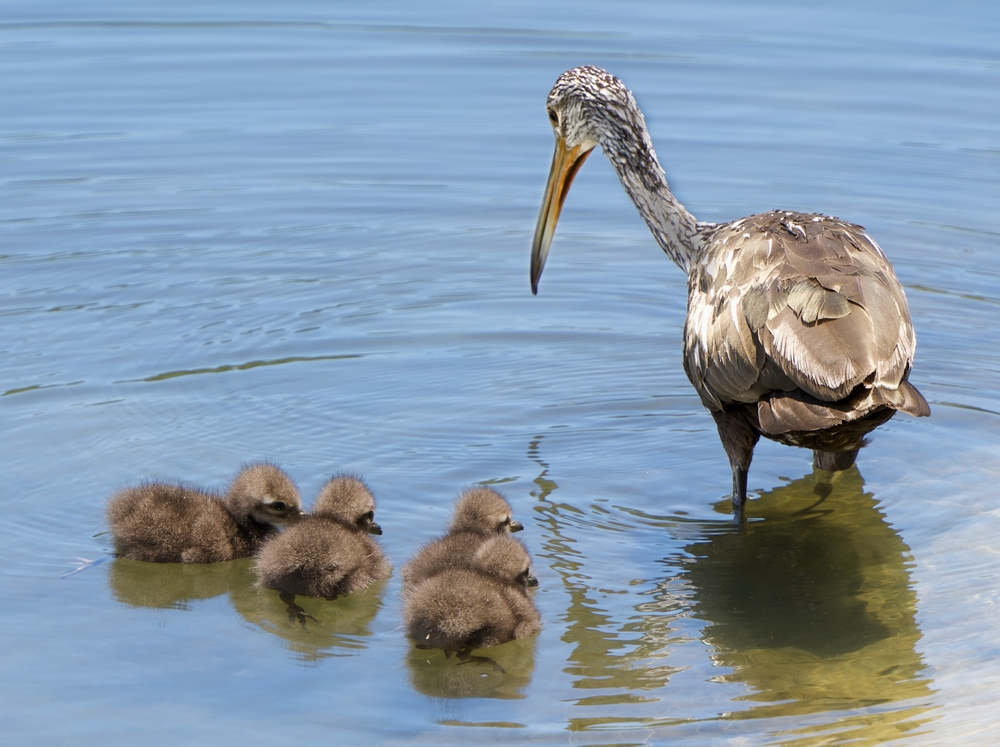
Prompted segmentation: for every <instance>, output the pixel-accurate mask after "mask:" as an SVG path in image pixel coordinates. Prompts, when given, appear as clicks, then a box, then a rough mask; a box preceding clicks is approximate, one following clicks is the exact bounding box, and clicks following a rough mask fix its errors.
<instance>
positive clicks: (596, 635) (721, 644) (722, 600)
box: [528, 437, 933, 747]
mask: <svg viewBox="0 0 1000 747" xmlns="http://www.w3.org/2000/svg"><path fill="white" fill-rule="evenodd" d="M541 442H542V439H541V437H538V438H536V439H535V440H533V441H532V442H531V444H530V446H529V448H528V456H529V458H530V459H532V460H533V461H535V463H536V464H538V465H539V466H540V467H541V472H540V474H539V476H538V478H537V479H536V480H535V484H536V485H537V486H538V490H537V491H535V492H534V493H533V495H534V497H535V498H536V500H537V504H536V506H535V510H536V512H537V513H538V515H539V516H538V517H536V520H535V522H534V524H535V525H536V526H538V527H540V528H541V529H542V530H543V533H544V540H543V550H542V551H541V552H539V553H536V558H537V559H538V563H539V564H540V565H541V564H543V563H544V564H545V565H546V566H547V567H548V568H550V569H551V570H553V571H555V572H556V573H557V574H559V576H560V577H561V579H562V583H563V586H564V589H565V590H566V592H567V595H568V598H569V604H568V606H567V607H566V609H565V612H564V613H563V614H562V615H561V616H560V617H561V619H562V621H563V626H564V629H565V632H563V634H562V640H563V642H564V643H568V644H571V645H572V646H573V648H572V651H571V652H570V654H569V656H568V657H567V661H566V664H565V668H564V671H565V672H566V673H567V674H569V675H570V676H571V677H572V678H573V687H574V689H578V690H581V691H582V692H583V693H588V694H583V695H582V697H580V698H579V699H577V700H576V701H574V703H575V705H577V706H584V707H587V708H586V715H582V714H583V713H584V711H580V712H579V713H580V714H581V715H575V716H571V717H570V718H569V719H568V723H569V729H570V730H572V731H591V730H597V731H602V732H603V731H605V730H607V729H609V728H613V727H618V728H641V729H649V730H651V731H650V732H649V735H650V738H654V737H658V736H662V737H663V738H664V740H665V741H669V738H670V737H671V735H677V731H675V730H682V731H683V730H686V729H691V728H696V729H702V728H708V727H706V726H701V725H699V724H702V723H703V722H705V721H726V722H733V721H739V720H743V719H758V718H768V719H775V732H776V733H777V732H781V734H782V737H781V740H780V741H782V743H785V741H786V740H787V743H788V744H795V745H798V746H800V747H805V746H806V745H817V746H818V745H821V744H822V745H826V744H830V743H831V742H830V734H831V733H833V732H836V733H837V734H838V736H843V741H844V742H847V741H851V740H852V739H856V740H858V741H857V743H859V744H880V743H882V742H884V741H886V740H888V739H898V738H899V737H900V736H901V735H902V734H906V733H912V732H911V731H910V730H919V728H920V726H921V725H922V724H924V723H925V722H927V721H928V720H929V719H930V718H931V715H930V714H929V713H928V711H929V710H930V709H931V708H932V707H933V706H932V704H931V697H932V695H933V690H932V683H931V681H930V679H929V678H927V677H926V676H925V675H923V674H922V672H923V670H924V664H923V662H922V661H921V658H920V655H919V654H918V653H917V651H916V644H917V641H918V640H919V639H920V631H919V630H918V628H917V624H916V617H915V615H916V595H915V593H914V591H913V588H912V583H911V579H910V570H909V569H910V567H911V565H912V562H913V561H912V557H911V554H910V550H909V548H908V547H907V546H906V545H905V543H904V542H903V541H902V539H901V538H900V536H899V535H898V534H897V533H896V532H895V531H894V530H893V529H892V527H890V526H889V524H888V523H887V522H886V520H885V516H884V515H883V514H882V513H881V512H880V510H879V508H878V505H877V502H876V501H875V498H874V496H873V495H872V494H871V493H869V492H866V491H865V490H864V482H863V480H862V478H861V475H860V474H859V473H858V471H857V469H856V468H853V467H852V468H851V469H849V470H846V471H843V472H836V473H830V472H824V471H819V470H817V471H814V472H813V473H812V474H810V475H807V476H805V477H803V478H801V479H798V480H795V481H792V482H789V483H788V484H786V485H783V486H781V487H778V488H775V489H774V490H771V491H768V492H765V493H764V494H763V495H762V496H760V498H759V499H757V500H754V501H751V502H750V503H749V504H748V519H749V522H750V523H749V525H748V526H747V527H746V528H744V529H740V528H738V527H735V526H733V525H732V524H731V523H730V522H728V521H726V520H720V521H717V522H703V521H697V520H693V519H690V518H687V517H680V516H663V517H652V516H648V515H646V516H642V515H641V512H638V511H634V510H629V511H627V513H630V514H632V515H633V516H636V517H640V516H641V517H642V524H643V525H644V528H645V529H655V530H656V531H657V532H664V531H665V532H667V533H668V534H669V535H670V536H671V537H672V540H671V544H674V545H675V546H676V547H677V552H676V553H674V554H672V555H670V556H669V557H667V558H665V559H664V560H663V561H662V563H663V565H664V566H666V567H667V568H668V569H669V576H667V577H666V578H664V579H663V580H662V581H660V582H659V583H657V584H656V585H655V586H654V587H653V588H649V587H648V585H647V583H646V582H645V581H641V582H637V584H640V585H641V586H643V587H645V590H644V591H642V592H641V593H639V594H638V595H637V596H636V597H635V601H629V602H626V608H627V613H626V617H627V619H625V620H623V619H622V613H621V611H620V609H621V605H620V604H608V603H607V602H602V599H601V597H602V596H607V595H608V594H613V593H624V594H630V595H631V594H633V592H632V591H630V590H629V589H624V590H621V589H609V590H602V589H601V588H600V582H599V580H598V579H599V575H598V573H597V572H595V571H593V570H591V569H592V567H593V566H594V558H593V557H588V555H587V554H586V551H585V548H582V547H581V545H580V543H579V541H578V536H579V532H581V531H584V530H587V531H592V530H593V528H594V527H595V526H599V528H606V529H608V530H609V531H616V532H622V533H628V532H633V534H634V533H636V532H638V531H640V530H641V529H642V528H643V527H640V526H637V525H636V524H635V523H632V522H629V521H627V520H622V519H620V518H617V517H616V516H615V515H614V514H613V513H611V512H608V511H606V510H604V509H603V508H602V507H601V505H597V504H595V505H594V506H590V507H586V506H582V505H573V504H572V503H568V502H567V503H562V502H558V501H556V500H554V496H553V494H554V492H555V491H556V490H557V489H558V486H557V484H556V482H555V480H554V479H553V477H552V475H551V470H550V468H549V465H548V464H547V463H546V462H545V461H544V460H543V459H542V457H541V455H540V446H541ZM717 510H719V511H720V512H721V513H722V514H726V513H727V512H728V510H729V503H728V501H725V502H722V503H720V504H719V505H718V507H717ZM609 601H610V600H609ZM615 610H619V611H617V612H616V611H615ZM697 623H701V624H700V625H699V624H697ZM705 644H707V645H708V647H709V650H710V652H709V657H710V660H711V664H712V665H713V666H706V664H705V663H704V653H702V650H703V647H704V645H705ZM686 670H687V671H686ZM681 674H684V676H685V679H683V680H680V679H678V678H680V676H681ZM692 676H695V677H701V678H702V679H703V680H704V681H706V682H712V683H715V682H718V683H720V684H725V685H728V686H730V687H731V686H733V685H735V686H736V687H735V689H734V690H735V695H734V696H732V697H733V700H732V701H730V707H729V708H728V709H727V710H726V712H724V713H721V714H719V715H717V716H714V715H707V716H706V714H705V712H704V708H701V707H698V705H697V704H698V702H699V698H701V697H703V695H702V694H701V693H700V690H699V688H698V687H695V688H693V689H691V691H690V692H689V691H688V690H687V685H686V684H681V682H684V683H690V681H691V680H690V677H692ZM672 685H673V687H671V686H672ZM677 688H681V690H678V689H677ZM731 692H732V691H731ZM714 702H715V700H714V699H713V703H714ZM681 703H683V705H681ZM692 707H693V708H694V710H695V711H697V715H694V716H693V715H692V714H691V712H690V709H691V708H692ZM786 719H787V721H786ZM786 724H787V727H786ZM719 728H723V729H725V730H726V731H727V733H728V732H730V731H731V728H732V729H735V731H732V732H731V733H733V734H736V733H739V729H738V728H736V727H735V726H732V727H730V726H725V727H719ZM786 728H787V731H782V730H783V729H786ZM684 733H687V732H686V731H685V732H684ZM837 743H840V742H839V741H838V742H837Z"/></svg>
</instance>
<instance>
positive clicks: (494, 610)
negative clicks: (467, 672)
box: [403, 535, 541, 656]
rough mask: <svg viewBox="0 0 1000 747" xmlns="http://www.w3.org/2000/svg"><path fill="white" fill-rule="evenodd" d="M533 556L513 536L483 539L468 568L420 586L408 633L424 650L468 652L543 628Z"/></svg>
mask: <svg viewBox="0 0 1000 747" xmlns="http://www.w3.org/2000/svg"><path fill="white" fill-rule="evenodd" d="M537 585H538V580H537V579H536V578H535V577H534V576H532V575H531V557H530V556H529V555H528V551H527V550H526V549H525V547H524V545H523V544H521V543H520V542H519V541H518V540H516V539H514V538H513V537H510V536H509V535H499V536H496V537H492V538H490V539H487V540H485V541H484V542H482V543H481V545H480V547H479V549H478V550H476V552H475V554H474V555H473V557H472V560H471V562H470V564H469V565H468V567H466V568H453V569H448V570H444V571H442V572H440V573H438V574H437V575H435V576H432V577H431V578H429V579H427V580H426V581H424V582H423V583H421V584H419V585H417V586H416V587H415V588H414V589H413V591H412V593H411V594H410V595H409V597H408V598H407V600H406V603H405V605H404V608H403V620H404V623H405V625H406V633H407V635H408V636H409V637H410V638H412V639H413V641H414V642H415V643H416V644H417V645H418V646H420V647H422V648H443V649H445V651H459V652H464V655H466V656H467V655H468V652H469V651H471V650H472V649H476V648H489V647H490V646H496V645H499V644H501V643H506V642H507V641H513V640H515V639H518V638H527V637H528V636H531V635H534V634H535V633H537V632H538V631H539V630H540V629H541V618H540V616H539V614H538V610H537V609H536V608H535V605H534V602H532V601H531V598H530V597H529V596H528V588H529V587H530V586H537Z"/></svg>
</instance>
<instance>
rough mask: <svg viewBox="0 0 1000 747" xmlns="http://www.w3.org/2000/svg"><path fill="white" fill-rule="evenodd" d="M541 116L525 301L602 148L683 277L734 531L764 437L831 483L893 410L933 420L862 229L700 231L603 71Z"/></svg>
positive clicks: (747, 221) (811, 222) (767, 221)
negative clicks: (546, 166) (576, 187)
mask: <svg viewBox="0 0 1000 747" xmlns="http://www.w3.org/2000/svg"><path fill="white" fill-rule="evenodd" d="M546 108H547V110H548V115H549V120H550V121H551V123H552V128H553V130H554V132H555V137H556V150H555V155H554V157H553V159H552V169H551V171H550V172H549V181H548V185H547V186H546V189H545V197H544V199H543V202H542V209H541V213H540V215H539V216H538V225H537V227H536V228H535V238H534V242H533V244H532V248H531V290H532V292H533V293H537V292H538V279H539V278H540V277H541V274H542V268H543V267H544V265H545V258H546V256H548V253H549V246H550V244H551V243H552V235H553V233H554V232H555V228H556V222H557V221H558V219H559V213H560V210H561V209H562V205H563V202H564V201H565V199H566V194H567V193H568V191H569V187H570V184H571V183H572V181H573V177H574V176H575V175H576V173H577V171H578V170H579V169H580V166H581V165H583V162H584V160H585V159H586V158H587V156H588V155H589V154H590V152H591V151H592V150H593V149H594V148H595V147H596V146H598V145H600V146H601V149H602V150H603V151H604V154H605V155H606V156H607V157H608V159H609V160H610V161H611V164H612V166H614V169H615V171H616V172H618V178H619V179H620V180H621V183H622V186H623V187H625V191H626V192H627V193H628V195H629V197H631V198H632V202H633V203H635V206H636V209H637V210H638V211H639V214H640V215H641V216H642V218H643V220H645V221H646V225H648V226H649V230H650V231H652V232H653V236H654V237H655V239H656V241H657V243H659V245H660V247H661V248H662V249H663V251H664V252H666V253H667V255H668V256H669V257H670V258H671V259H672V260H673V261H674V262H675V263H676V264H677V266H678V267H680V268H681V269H682V270H684V272H686V273H687V276H688V304H687V320H686V322H685V324H684V370H685V372H686V373H687V376H688V378H689V379H690V380H691V383H692V384H693V385H694V388H695V389H696V390H697V391H698V395H699V396H700V397H701V401H702V404H704V405H705V407H707V408H708V409H709V411H711V413H712V417H714V418H715V423H716V426H717V427H718V429H719V437H720V439H721V440H722V445H723V447H724V448H725V450H726V454H727V455H728V457H729V464H730V466H731V467H732V471H733V493H732V504H733V513H734V515H735V519H736V521H737V522H738V523H739V522H742V521H743V520H744V518H743V517H744V514H743V508H744V504H745V502H746V497H747V471H748V470H749V468H750V460H751V458H752V457H753V449H754V446H755V445H756V444H757V441H758V439H759V438H760V436H765V437H767V438H770V439H773V440H775V441H778V442H780V443H784V444H789V445H791V446H801V447H804V448H808V449H812V450H813V455H814V457H813V458H814V464H815V465H816V466H817V467H819V468H821V469H826V470H840V469H847V468H848V467H850V466H851V465H852V464H853V463H854V459H855V457H856V456H857V454H858V449H859V448H860V447H861V446H862V445H864V443H865V435H866V434H867V433H868V432H869V431H871V430H872V429H873V428H876V427H877V426H879V425H881V424H882V423H884V422H886V421H887V420H888V419H889V418H891V417H892V416H893V415H894V414H895V412H896V411H897V410H902V411H903V412H907V413H909V414H911V415H916V416H923V415H929V414H930V408H929V407H928V405H927V401H926V400H925V399H924V398H923V396H921V394H920V392H918V391H917V390H916V388H915V387H914V386H913V385H911V384H909V383H908V382H907V381H906V379H907V376H908V375H909V373H910V366H911V365H912V363H913V351H914V346H915V344H916V340H915V338H914V334H913V325H912V324H911V322H910V312H909V309H908V308H907V305H906V296H905V295H904V294H903V288H902V286H900V284H899V281H898V280H897V279H896V275H895V273H894V272H893V270H892V265H890V264H889V260H887V259H886V257H885V255H884V254H883V253H882V250H881V249H879V247H878V245H877V244H876V243H875V242H874V241H872V239H871V238H869V236H868V235H867V234H866V233H865V231H864V229H863V228H861V226H856V225H853V224H851V223H847V222H845V221H842V220H840V219H838V218H832V217H829V216H826V215H816V214H804V213H796V212H787V211H773V212H770V213H760V214H758V215H751V216H749V217H747V218H740V219H739V220H735V221H732V222H730V223H703V222H699V221H697V220H695V218H694V216H693V215H691V213H689V212H688V211H687V210H685V209H684V206H683V205H681V204H680V203H679V202H678V201H677V199H676V198H675V197H674V196H673V194H671V192H670V187H669V186H668V185H667V179H666V176H665V175H664V173H663V168H662V167H661V166H660V163H659V161H658V160H657V158H656V153H654V152H653V144H652V142H651V141H650V139H649V133H648V132H647V131H646V122H645V120H644V119H643V116H642V112H640V111H639V107H638V106H637V105H636V103H635V99H634V98H633V96H632V93H631V92H630V91H629V90H628V89H627V88H626V87H625V86H624V85H623V84H622V82H621V81H620V80H618V78H616V77H615V76H613V75H611V74H610V73H608V72H606V71H604V70H601V69H600V68H596V67H590V66H585V67H578V68H575V69H573V70H568V71H566V72H565V73H563V74H562V75H560V76H559V78H558V79H557V80H556V83H555V85H554V86H553V87H552V91H551V92H550V93H549V97H548V101H547V105H546Z"/></svg>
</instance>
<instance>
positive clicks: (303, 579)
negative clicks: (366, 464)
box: [254, 475, 392, 599]
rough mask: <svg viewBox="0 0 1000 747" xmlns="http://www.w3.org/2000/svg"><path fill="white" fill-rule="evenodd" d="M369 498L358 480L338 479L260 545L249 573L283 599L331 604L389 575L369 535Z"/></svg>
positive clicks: (373, 528)
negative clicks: (308, 510) (305, 513)
mask: <svg viewBox="0 0 1000 747" xmlns="http://www.w3.org/2000/svg"><path fill="white" fill-rule="evenodd" d="M374 517H375V499H374V497H373V496H372V494H371V491H369V490H368V488H367V486H366V485H365V484H364V483H363V482H362V481H361V480H360V479H358V478H356V477H351V476H348V475H338V476H337V477H334V478H333V479H332V480H330V481H329V482H328V483H327V484H326V486H324V488H323V490H322V491H321V492H320V494H319V496H318V497H317V499H316V504H315V506H314V508H313V511H312V514H311V515H310V516H309V517H307V518H306V519H305V520H303V521H301V522H300V523H299V524H297V525H296V526H294V527H290V528H289V529H288V530H286V531H285V532H282V533H281V534H280V535H279V536H277V537H274V538H273V539H272V540H270V541H269V542H268V543H267V544H266V545H264V547H263V549H262V550H261V552H260V554H259V556H258V557H257V560H256V563H255V566H254V569H255V571H256V573H257V579H258V583H259V584H260V586H262V587H264V588H267V589H274V590H275V591H280V592H283V593H286V594H293V595H294V594H301V595H303V596H311V597H325V598H326V599H336V598H337V597H338V596H342V595H344V594H351V593H353V592H355V591H360V590H361V589H364V588H366V587H368V586H371V585H372V584H373V583H375V582H376V581H380V580H381V579H383V578H388V576H389V575H390V574H391V573H392V565H391V564H390V563H389V561H388V559H387V558H386V556H385V553H383V552H382V549H381V548H380V547H379V545H378V543H377V542H376V541H375V540H373V539H372V538H371V537H370V536H369V534H381V533H382V529H381V527H379V525H378V524H376V523H375V521H374Z"/></svg>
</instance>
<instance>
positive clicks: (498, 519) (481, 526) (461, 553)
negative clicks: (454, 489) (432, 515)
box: [402, 487, 524, 596]
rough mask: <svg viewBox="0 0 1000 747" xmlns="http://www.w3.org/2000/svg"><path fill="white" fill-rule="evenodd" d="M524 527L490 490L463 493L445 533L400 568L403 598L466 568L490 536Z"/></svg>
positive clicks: (476, 489) (501, 498) (505, 533)
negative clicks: (425, 583)
mask: <svg viewBox="0 0 1000 747" xmlns="http://www.w3.org/2000/svg"><path fill="white" fill-rule="evenodd" d="M523 528H524V527H523V526H522V525H521V523H520V522H517V521H514V520H513V518H512V510H511V507H510V504H509V503H508V502H507V500H506V499H505V498H504V497H503V496H502V495H500V493H498V492H497V491H495V490H493V488H489V487H477V488H471V489H470V490H467V491H465V492H464V493H463V494H462V495H461V496H460V497H459V499H458V501H457V502H456V503H455V510H454V513H453V515H452V521H451V524H450V525H449V527H448V534H446V535H445V536H443V537H440V538H438V539H436V540H434V541H432V542H429V543H428V544H426V545H424V546H423V547H422V548H421V549H420V550H418V551H417V554H416V555H415V556H414V557H413V558H412V559H411V560H410V562H409V563H407V564H406V565H405V566H403V570H402V576H403V594H404V596H406V595H409V594H410V593H412V591H413V589H414V588H416V586H417V585H418V584H420V583H421V582H423V581H425V580H427V579H429V578H430V577H432V576H435V575H437V574H438V573H441V572H443V571H446V570H455V569H459V568H465V567H467V566H468V565H469V564H470V562H471V561H472V558H473V556H474V555H475V554H476V551H477V550H478V549H479V548H480V546H481V545H482V544H483V542H485V541H486V540H487V539H489V538H490V537H494V536H498V535H509V534H510V533H511V532H517V531H520V530H521V529H523Z"/></svg>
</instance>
